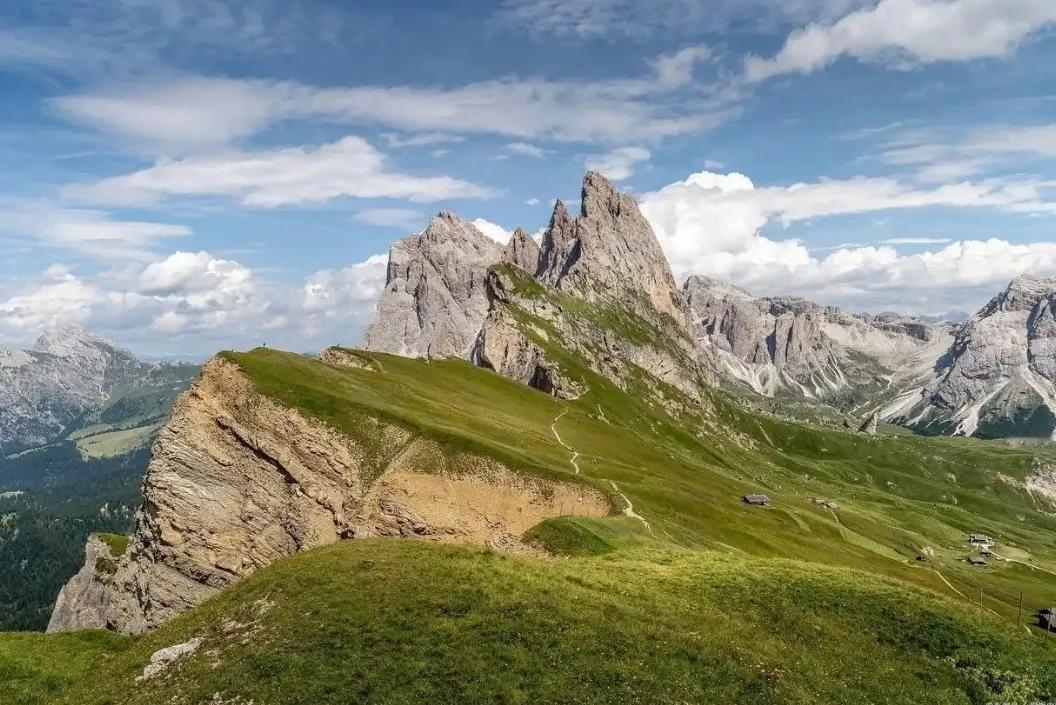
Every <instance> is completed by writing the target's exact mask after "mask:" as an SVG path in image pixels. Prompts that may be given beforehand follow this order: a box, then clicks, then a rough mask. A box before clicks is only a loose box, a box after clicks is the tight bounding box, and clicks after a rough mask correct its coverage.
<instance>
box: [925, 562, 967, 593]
mask: <svg viewBox="0 0 1056 705" xmlns="http://www.w3.org/2000/svg"><path fill="white" fill-rule="evenodd" d="M928 570H930V571H931V572H932V573H934V574H935V575H937V576H939V579H940V580H941V581H942V582H944V583H946V586H947V587H948V588H950V589H951V590H953V591H954V592H955V593H957V594H958V595H960V596H961V597H963V598H964V599H966V600H967V599H968V596H967V595H965V594H964V593H963V592H961V591H960V590H958V589H957V588H955V587H954V586H953V583H951V582H950V581H949V580H947V579H946V576H945V575H943V574H942V573H940V572H939V571H937V570H935V569H934V568H928Z"/></svg>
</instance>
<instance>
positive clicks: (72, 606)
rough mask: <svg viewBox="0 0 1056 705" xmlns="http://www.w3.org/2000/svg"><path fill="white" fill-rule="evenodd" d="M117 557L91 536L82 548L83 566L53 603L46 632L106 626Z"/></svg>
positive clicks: (114, 597) (100, 541)
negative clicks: (86, 626) (53, 606)
mask: <svg viewBox="0 0 1056 705" xmlns="http://www.w3.org/2000/svg"><path fill="white" fill-rule="evenodd" d="M119 559H120V556H115V555H114V554H113V552H112V551H111V550H110V546H109V545H108V544H107V543H106V542H104V541H103V540H102V539H101V538H100V537H99V536H97V535H95V534H92V535H91V536H89V537H88V542H87V543H86V544H85V547H84V567H83V568H81V570H80V571H79V572H78V573H77V575H75V576H73V577H72V578H70V581H69V582H68V583H66V585H65V586H63V588H62V590H61V591H60V592H59V597H58V599H57V600H56V601H55V609H54V610H52V613H51V620H50V621H49V622H48V632H49V633H51V632H65V631H70V630H73V629H80V628H81V625H92V624H94V625H99V626H107V623H108V618H109V615H110V614H112V613H113V612H114V611H115V608H116V605H115V604H114V601H115V599H118V597H119V596H118V595H117V594H116V593H115V591H114V589H113V587H114V572H115V571H116V569H117V564H118V560H119Z"/></svg>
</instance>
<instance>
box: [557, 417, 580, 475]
mask: <svg viewBox="0 0 1056 705" xmlns="http://www.w3.org/2000/svg"><path fill="white" fill-rule="evenodd" d="M567 413H568V409H565V410H564V411H562V412H561V413H560V414H558V415H557V417H555V418H554V422H553V423H552V424H550V430H551V431H552V432H553V434H554V438H556V439H557V442H558V443H560V444H561V447H562V448H564V449H565V450H567V451H568V452H570V453H571V454H572V458H571V459H570V460H569V462H570V463H572V468H573V469H574V470H575V471H576V474H577V475H578V474H579V462H578V461H579V451H578V450H576V449H575V448H573V447H572V446H570V445H568V444H567V443H565V442H564V441H563V440H561V434H559V433H558V432H557V422H558V421H560V420H561V417H562V416H564V415H565V414H567Z"/></svg>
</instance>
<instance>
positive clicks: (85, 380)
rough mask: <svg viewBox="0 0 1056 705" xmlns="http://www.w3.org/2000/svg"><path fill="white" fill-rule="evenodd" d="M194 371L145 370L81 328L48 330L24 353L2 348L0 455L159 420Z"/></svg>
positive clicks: (167, 366)
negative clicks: (81, 432) (80, 434)
mask: <svg viewBox="0 0 1056 705" xmlns="http://www.w3.org/2000/svg"><path fill="white" fill-rule="evenodd" d="M196 370H197V366H195V365H187V364H173V365H170V364H162V363H152V364H145V363H140V362H139V361H138V360H136V358H135V356H134V355H133V354H132V353H130V352H129V351H127V350H125V349H123V348H121V347H119V346H117V345H116V344H115V343H113V342H110V341H108V340H106V339H104V338H102V337H101V336H99V335H96V334H95V333H93V332H91V331H89V330H87V329H86V328H83V327H81V326H74V325H67V326H62V327H59V328H55V329H53V330H49V331H47V332H45V333H44V334H43V335H41V336H40V338H39V339H38V340H37V342H36V344H35V345H34V346H33V347H32V348H31V349H29V350H0V449H2V451H3V454H5V455H9V454H11V453H14V452H18V451H20V450H24V449H26V448H32V447H35V446H39V445H43V444H45V443H49V442H52V441H55V440H60V439H66V438H69V437H71V435H73V434H74V433H75V432H77V431H79V430H81V429H83V428H85V427H89V426H91V427H93V428H92V429H91V430H92V431H95V432H99V431H103V430H114V429H117V428H120V429H127V428H128V427H130V426H138V425H141V424H142V423H144V422H149V421H154V422H156V421H158V420H159V419H160V418H161V417H163V416H164V415H165V414H166V413H167V411H168V409H167V407H168V405H170V404H171V402H172V398H174V392H179V391H181V390H182V389H184V388H186V387H187V386H188V385H189V384H190V382H191V380H192V379H193V377H194V375H195V374H196Z"/></svg>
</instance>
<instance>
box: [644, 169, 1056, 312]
mask: <svg viewBox="0 0 1056 705" xmlns="http://www.w3.org/2000/svg"><path fill="white" fill-rule="evenodd" d="M929 205H935V206H950V207H959V208H976V207H982V206H990V207H996V208H1004V209H1009V210H1013V211H1024V212H1031V211H1044V210H1045V209H1047V208H1051V204H1050V203H1047V202H1045V201H1043V200H1040V196H1039V193H1038V191H1037V189H1036V188H1034V187H1033V186H1031V185H1030V184H1015V183H1001V182H981V183H968V182H966V183H962V184H954V185H950V186H943V187H939V188H935V189H924V190H921V189H916V188H913V187H909V186H905V185H902V184H900V183H898V182H896V181H893V180H890V179H865V178H858V179H850V180H846V181H819V182H813V183H802V184H794V185H792V186H788V187H767V188H756V187H755V185H754V184H753V183H752V181H751V180H750V179H749V178H748V177H746V176H744V175H742V174H736V173H732V174H715V173H710V172H700V173H697V174H692V175H691V176H689V178H687V179H686V180H685V181H680V182H676V183H673V184H669V185H668V186H665V187H664V188H662V189H660V190H659V191H656V192H653V193H649V194H646V195H644V196H643V197H642V199H641V206H642V212H643V213H644V214H645V215H646V217H647V218H648V219H649V220H650V222H651V223H652V225H653V227H654V229H655V230H656V233H657V237H658V238H659V239H660V242H661V245H662V246H663V248H664V251H665V252H666V253H667V255H668V257H669V259H670V260H671V264H672V268H673V269H674V270H675V272H676V275H677V276H678V277H679V278H682V277H684V276H686V275H688V274H690V273H699V274H709V275H712V276H716V277H718V278H721V279H726V280H729V281H732V282H734V283H737V284H739V285H741V286H744V287H745V288H747V289H749V290H751V291H753V292H756V293H759V294H798V295H801V296H807V297H810V298H815V299H819V300H821V301H823V302H826V303H839V304H842V305H848V306H852V307H860V308H864V309H870V310H878V309H883V308H894V309H899V310H904V311H911V312H915V313H943V312H946V311H949V310H954V309H956V310H964V309H965V308H973V307H975V306H977V305H978V304H980V303H981V302H982V301H983V300H985V298H986V297H987V296H989V295H992V294H993V293H994V291H996V289H997V288H999V287H1001V286H1004V285H1005V284H1007V282H1008V281H1009V280H1010V279H1012V278H1013V277H1014V276H1016V275H1018V274H1022V273H1024V272H1040V273H1056V242H1037V243H1027V244H1012V243H1010V242H1007V241H1005V240H1001V239H998V238H991V239H987V240H968V241H957V242H947V241H946V240H945V239H944V238H927V239H924V238H908V237H907V238H894V239H891V240H889V241H888V242H887V244H881V245H880V246H871V245H867V246H862V245H855V244H848V245H844V246H839V247H837V248H835V249H833V250H831V251H829V252H828V253H827V254H826V255H825V256H824V257H817V256H815V255H814V254H812V252H811V250H810V249H809V248H808V247H807V246H806V245H805V244H804V243H803V242H801V241H799V240H796V239H783V240H782V239H775V238H772V237H768V236H766V235H764V234H763V233H762V229H763V227H764V226H765V225H767V224H768V223H771V222H778V223H785V224H789V223H792V222H797V221H801V220H805V219H810V218H818V217H825V216H829V215H839V214H847V213H865V212H871V211H881V210H889V209H895V208H911V207H921V206H929ZM899 244H915V245H924V244H935V245H939V244H944V245H945V247H942V248H941V249H937V250H926V251H923V252H918V253H914V254H909V255H906V254H902V253H900V252H899V251H898V249H897V248H896V247H895V246H894V245H899ZM966 302H967V303H966Z"/></svg>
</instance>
